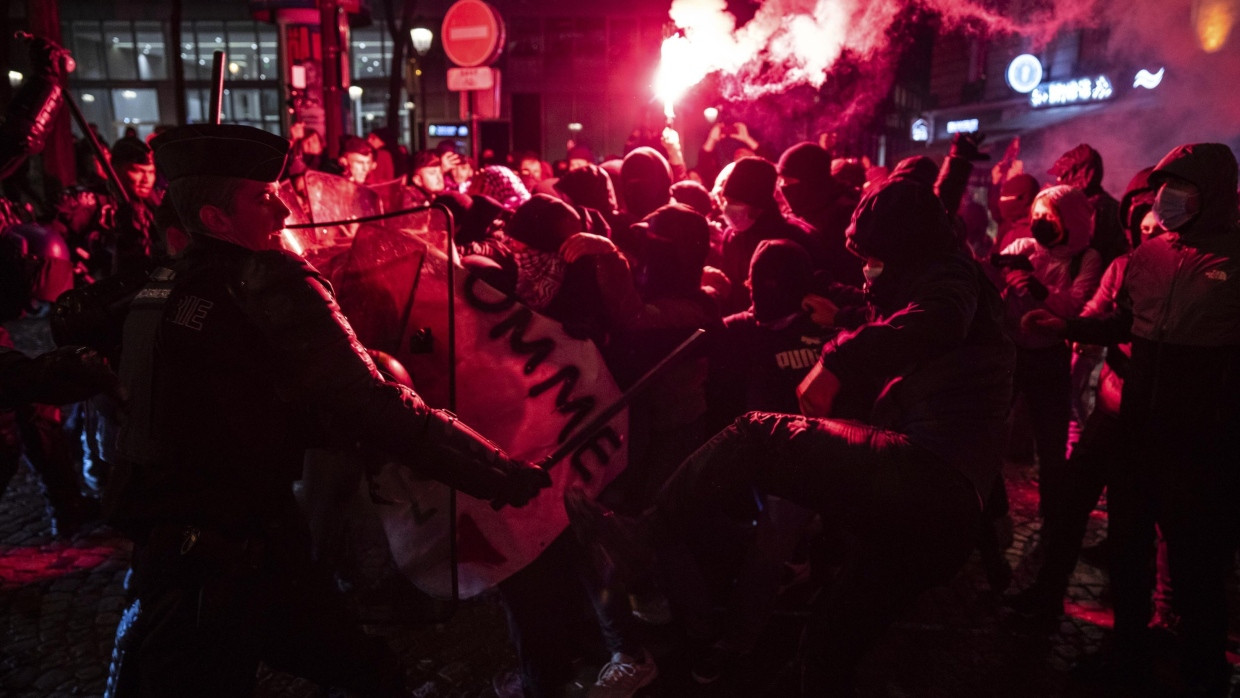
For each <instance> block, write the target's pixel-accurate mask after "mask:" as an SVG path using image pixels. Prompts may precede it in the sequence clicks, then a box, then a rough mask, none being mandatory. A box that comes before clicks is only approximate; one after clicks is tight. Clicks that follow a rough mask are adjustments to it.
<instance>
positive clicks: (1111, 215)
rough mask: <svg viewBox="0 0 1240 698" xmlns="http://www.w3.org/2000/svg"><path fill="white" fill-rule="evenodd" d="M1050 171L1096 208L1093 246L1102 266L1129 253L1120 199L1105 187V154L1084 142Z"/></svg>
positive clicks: (1067, 153)
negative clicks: (1103, 155) (1076, 190)
mask: <svg viewBox="0 0 1240 698" xmlns="http://www.w3.org/2000/svg"><path fill="white" fill-rule="evenodd" d="M1047 174H1050V175H1053V176H1055V177H1056V178H1057V179H1056V181H1057V182H1058V183H1059V184H1067V185H1068V186H1072V187H1076V188H1077V189H1080V190H1081V191H1082V192H1084V193H1085V196H1086V198H1088V199H1089V205H1090V208H1092V209H1093V211H1094V236H1093V239H1092V240H1090V247H1092V248H1094V249H1095V250H1097V251H1098V254H1100V255H1102V264H1103V266H1105V265H1107V264H1110V263H1111V260H1113V259H1115V258H1116V257H1118V256H1120V255H1121V254H1124V253H1125V252H1127V251H1128V250H1129V249H1130V247H1129V245H1128V239H1127V237H1126V236H1125V235H1124V229H1123V227H1122V226H1121V225H1120V219H1119V202H1117V201H1116V200H1115V197H1113V196H1111V195H1110V194H1108V193H1107V192H1106V190H1105V189H1103V188H1102V155H1101V154H1099V153H1098V151H1096V150H1094V149H1093V148H1091V147H1090V146H1089V145H1087V144H1085V143H1082V144H1080V145H1078V146H1077V147H1075V148H1073V149H1072V150H1069V151H1068V152H1066V153H1064V154H1063V155H1061V156H1060V157H1059V159H1058V160H1056V161H1055V164H1053V165H1051V168H1050V169H1049V170H1047Z"/></svg>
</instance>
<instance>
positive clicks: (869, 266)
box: [861, 258, 883, 284]
mask: <svg viewBox="0 0 1240 698" xmlns="http://www.w3.org/2000/svg"><path fill="white" fill-rule="evenodd" d="M861 273H862V274H864V275H865V282H866V283H867V284H872V283H874V279H877V278H878V277H879V275H880V274H882V273H883V263H882V262H881V261H879V260H877V259H873V258H871V259H868V260H866V262H865V266H864V267H861Z"/></svg>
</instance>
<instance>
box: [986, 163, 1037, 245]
mask: <svg viewBox="0 0 1240 698" xmlns="http://www.w3.org/2000/svg"><path fill="white" fill-rule="evenodd" d="M1037 195H1038V180H1036V179H1034V177H1033V175H1030V174H1024V173H1021V174H1018V175H1016V176H1015V177H1012V178H1010V179H1008V180H1006V181H1004V182H1003V186H1002V187H1000V188H999V203H998V213H999V215H998V219H999V230H998V233H997V239H998V241H999V242H998V244H996V245H995V249H998V250H1003V249H1006V248H1007V246H1008V245H1011V244H1012V243H1013V242H1016V241H1017V240H1019V239H1021V238H1027V237H1031V236H1032V233H1030V231H1029V222H1030V213H1031V211H1032V210H1033V199H1034V197H1036V196H1037Z"/></svg>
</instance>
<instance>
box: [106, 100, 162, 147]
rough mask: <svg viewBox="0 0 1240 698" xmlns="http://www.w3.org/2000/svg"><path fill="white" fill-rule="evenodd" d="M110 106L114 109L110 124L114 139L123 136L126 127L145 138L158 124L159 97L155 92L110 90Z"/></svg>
mask: <svg viewBox="0 0 1240 698" xmlns="http://www.w3.org/2000/svg"><path fill="white" fill-rule="evenodd" d="M112 104H113V106H114V107H115V112H114V115H113V121H112V124H113V128H114V135H115V137H116V138H120V137H121V136H123V135H124V133H125V129H126V128H127V127H133V128H135V129H137V130H138V135H139V136H145V135H146V134H149V133H150V132H151V130H152V129H154V127H155V124H158V123H159V96H158V94H157V93H156V91H155V90H151V89H129V88H125V89H119V90H112Z"/></svg>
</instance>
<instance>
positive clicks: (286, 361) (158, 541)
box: [105, 125, 550, 696]
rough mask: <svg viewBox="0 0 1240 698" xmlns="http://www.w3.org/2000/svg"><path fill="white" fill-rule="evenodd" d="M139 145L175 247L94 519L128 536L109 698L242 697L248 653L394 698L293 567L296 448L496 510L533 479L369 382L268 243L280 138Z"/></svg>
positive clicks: (381, 671) (262, 135) (296, 268)
mask: <svg viewBox="0 0 1240 698" xmlns="http://www.w3.org/2000/svg"><path fill="white" fill-rule="evenodd" d="M152 145H153V147H154V151H155V159H156V162H157V164H158V165H159V166H160V169H161V170H162V171H163V172H164V173H165V174H166V176H167V177H168V180H169V183H170V184H169V193H168V196H169V197H171V199H172V201H173V205H174V206H175V207H176V209H177V212H178V214H179V216H180V218H181V220H182V221H183V222H184V224H185V227H186V229H187V231H188V233H189V234H190V237H191V242H190V244H189V246H188V247H187V248H186V249H185V250H184V252H183V253H182V254H181V255H180V256H179V257H178V258H177V260H176V261H175V262H174V263H173V264H171V265H170V266H168V267H161V268H159V269H157V270H156V271H155V272H154V273H153V274H152V277H151V282H150V283H148V285H147V286H146V288H144V289H143V290H142V291H141V292H140V293H139V294H138V296H137V297H136V298H135V300H134V303H133V305H132V307H131V309H130V312H129V315H128V318H127V319H126V325H125V335H124V342H123V348H122V358H121V379H122V383H123V385H124V386H125V388H126V389H127V391H128V393H129V396H130V403H129V406H130V409H129V411H128V415H127V421H126V423H125V424H124V426H123V427H122V429H121V432H120V435H119V443H118V449H117V452H118V454H119V462H118V463H116V464H115V465H116V471H115V472H114V475H113V478H112V480H111V481H110V483H109V487H108V490H107V491H106V492H105V510H106V512H107V513H108V514H109V515H110V520H111V521H112V522H113V523H114V524H115V525H117V526H118V527H120V528H121V529H122V530H123V531H124V532H126V534H127V535H129V536H130V537H131V538H132V539H133V540H134V552H133V560H132V576H131V579H130V587H129V591H130V594H131V596H132V603H131V605H130V606H129V608H128V609H127V611H126V613H125V615H124V617H123V619H122V622H121V624H120V626H119V627H118V629H117V636H116V646H115V650H114V655H113V664H112V667H111V671H110V675H109V679H108V695H112V696H124V695H180V696H185V695H211V696H220V695H248V694H250V693H252V692H253V686H254V681H255V671H256V669H257V666H258V663H259V661H260V660H261V661H263V662H265V663H267V664H268V665H270V666H272V667H275V668H278V669H280V670H283V671H287V672H289V673H293V674H296V675H300V676H303V677H305V678H308V679H311V680H313V681H315V682H317V683H319V684H322V685H325V686H339V687H344V688H347V689H349V690H352V691H354V692H356V693H360V694H363V695H392V694H395V693H397V692H399V691H400V689H401V678H402V672H401V670H400V667H399V665H398V664H397V663H396V661H395V658H394V657H393V656H392V654H391V652H390V651H389V650H388V649H387V648H386V647H385V646H384V645H383V643H382V642H381V641H380V640H378V639H377V638H366V637H365V636H364V635H363V634H362V633H361V632H360V630H359V629H358V628H357V626H356V625H355V623H354V621H353V620H352V619H351V618H350V617H349V614H348V613H347V612H346V611H345V609H344V607H343V606H342V604H341V602H340V601H339V599H338V597H337V596H335V595H334V594H333V590H332V589H331V581H330V578H329V577H328V576H327V575H326V574H324V573H323V572H322V571H321V570H320V569H318V568H315V567H314V566H313V565H312V564H311V561H310V545H309V542H308V541H309V538H308V533H307V530H306V526H305V523H304V521H303V520H302V518H301V515H300V513H299V511H298V508H297V505H296V503H295V501H294V499H293V493H292V488H291V485H292V482H293V480H294V479H296V478H297V477H298V476H299V474H300V472H301V465H302V457H303V451H304V449H305V448H306V447H307V446H310V445H319V444H325V443H327V444H330V443H331V438H330V437H337V438H336V443H337V444H353V443H357V442H362V443H364V444H366V445H367V446H369V447H373V448H375V449H378V450H381V451H384V452H386V453H388V454H389V455H391V456H392V457H393V458H394V459H396V460H398V461H400V462H403V463H406V464H408V465H409V466H411V467H413V468H415V469H416V471H417V472H418V474H420V475H422V476H426V477H431V478H435V479H438V480H441V481H443V482H446V483H448V484H451V485H454V486H456V487H458V488H459V489H461V490H462V491H463V492H465V493H467V494H470V495H472V496H475V497H480V498H485V499H488V500H491V501H492V502H493V504H495V505H496V506H499V505H504V504H509V505H514V506H520V505H523V504H525V503H526V502H528V501H529V500H530V499H531V498H532V497H534V496H535V495H536V494H537V492H538V491H539V490H540V489H541V488H542V487H545V486H546V485H547V484H549V483H550V479H549V477H548V476H547V473H546V472H545V471H543V470H541V469H540V468H538V467H535V466H533V465H529V464H527V463H523V462H518V461H515V460H513V459H511V458H509V457H508V456H507V455H506V454H505V453H503V452H502V451H501V450H500V449H498V448H497V447H496V446H495V445H494V444H492V443H490V442H488V441H486V440H485V439H483V438H482V437H481V436H479V435H478V434H477V433H475V432H473V431H472V430H470V429H468V428H467V427H465V426H464V425H462V424H460V423H459V422H458V421H456V419H455V417H453V416H452V415H451V414H449V413H446V412H442V411H438V410H432V409H430V408H428V407H427V406H426V405H425V404H423V402H422V401H421V400H420V399H419V398H418V396H417V395H416V394H415V393H414V392H413V391H412V390H410V389H408V388H406V387H403V386H400V385H397V384H395V383H390V382H387V381H384V380H383V379H382V378H381V377H380V374H379V372H378V371H377V370H376V368H375V365H374V363H373V362H372V361H371V359H370V357H369V356H368V355H367V353H366V350H365V349H364V348H363V347H362V346H361V345H360V344H359V343H358V341H357V339H356V338H355V336H354V333H353V331H352V328H350V326H349V323H348V321H347V320H345V318H344V316H343V315H342V314H341V312H340V308H339V306H337V304H336V301H335V298H334V296H333V293H332V290H331V288H330V286H328V284H327V282H326V281H324V280H323V278H322V277H321V276H320V275H319V273H318V272H317V271H316V270H315V269H314V268H313V267H311V266H310V265H309V264H307V263H306V262H304V261H303V260H302V259H300V258H298V257H296V256H293V255H291V254H288V253H286V252H284V251H282V250H281V249H280V247H279V234H280V230H281V228H282V226H283V222H284V218H285V216H286V215H288V209H287V208H285V206H284V204H283V203H281V201H280V199H279V198H277V196H276V192H277V187H276V183H275V182H276V180H277V178H278V177H279V174H280V172H281V171H282V170H283V168H284V161H285V157H286V155H287V153H288V150H289V144H288V142H287V141H286V140H284V139H283V138H280V137H278V136H275V135H272V134H270V133H267V132H265V131H262V130H259V129H255V128H250V127H245V126H237V125H193V126H183V127H179V128H175V129H172V130H170V131H168V132H167V133H165V134H163V135H161V136H160V137H158V138H156V139H155V140H154V141H153V143H152Z"/></svg>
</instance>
